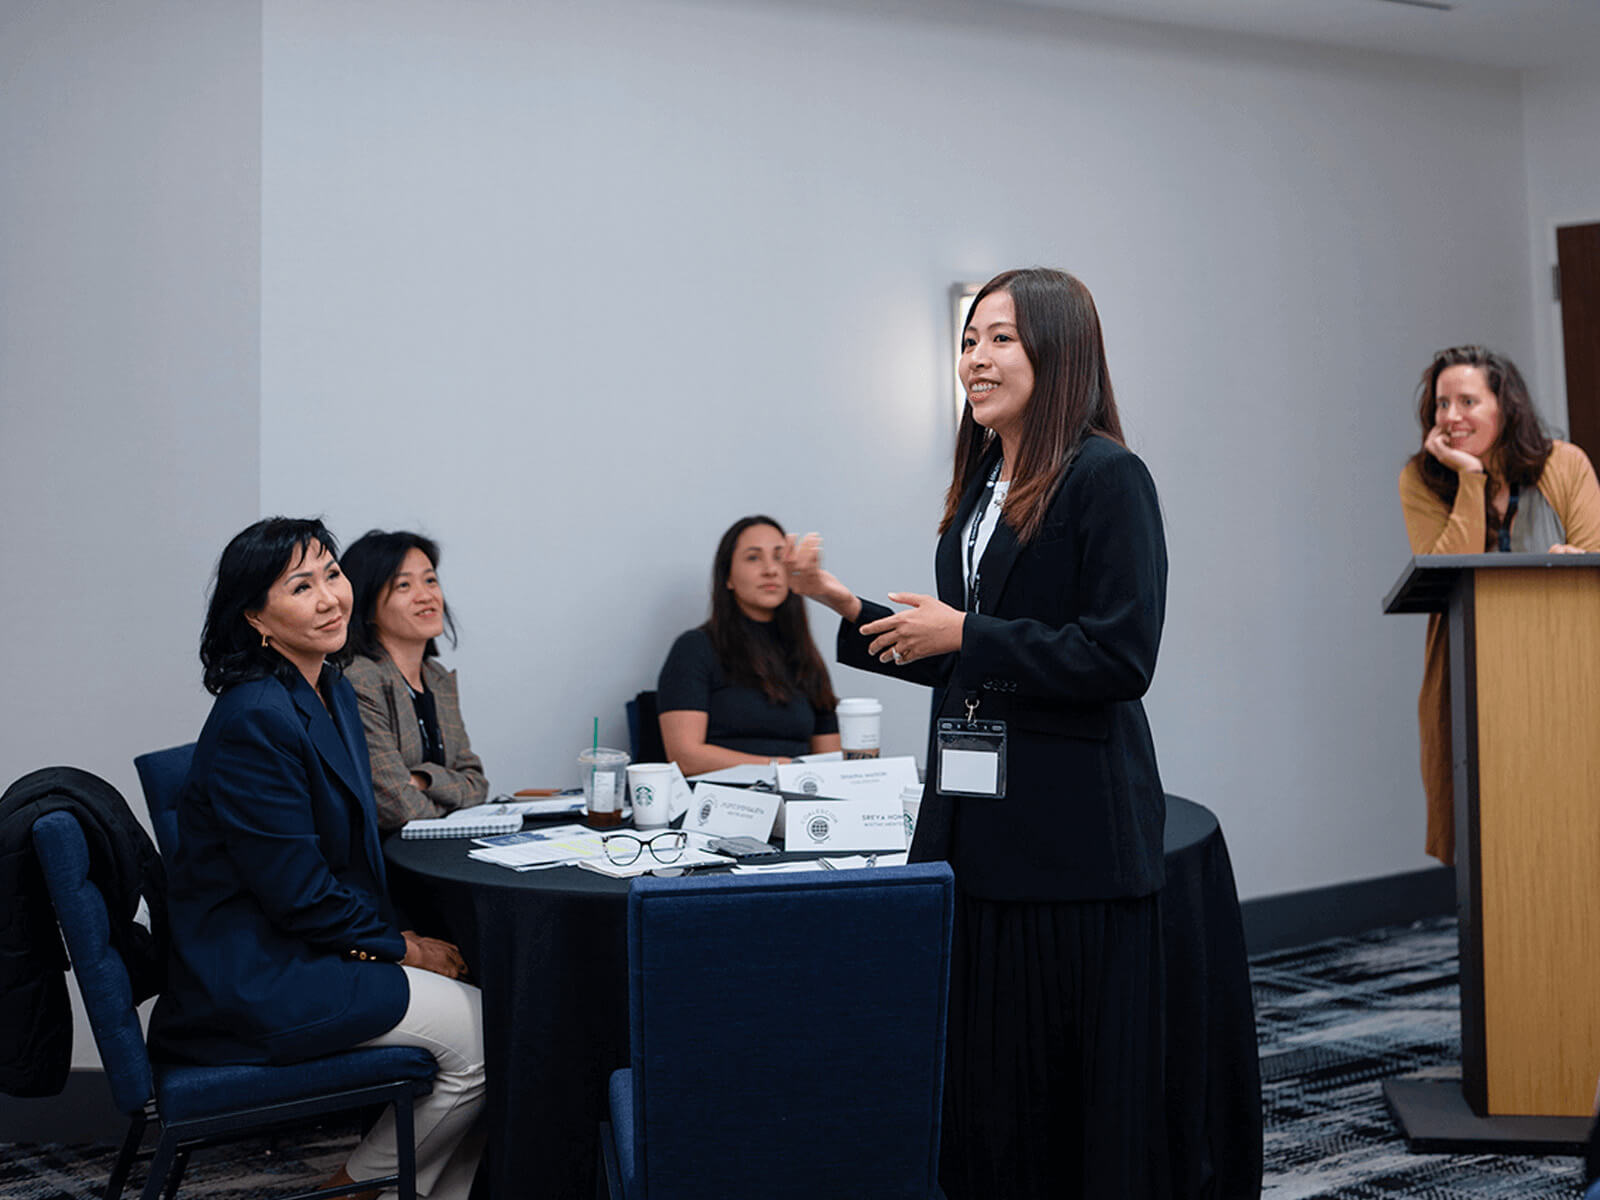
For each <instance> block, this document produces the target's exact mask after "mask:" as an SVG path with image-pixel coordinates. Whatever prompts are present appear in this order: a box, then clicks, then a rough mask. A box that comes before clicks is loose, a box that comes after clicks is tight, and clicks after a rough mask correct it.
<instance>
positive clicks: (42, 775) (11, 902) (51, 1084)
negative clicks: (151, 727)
mask: <svg viewBox="0 0 1600 1200" xmlns="http://www.w3.org/2000/svg"><path fill="white" fill-rule="evenodd" d="M58 811H65V812H68V813H71V814H72V816H73V817H74V818H76V820H77V822H78V824H79V826H80V827H81V828H82V829H83V838H84V842H85V843H86V844H87V846H88V849H89V881H90V882H91V883H93V884H94V885H95V886H96V887H98V888H99V889H100V892H101V894H102V895H103V896H104V897H105V902H106V915H107V917H108V918H109V919H110V922H111V924H110V927H109V929H108V930H107V933H108V935H109V938H110V942H111V946H112V948H113V949H115V950H116V952H117V953H118V954H120V955H121V956H122V961H123V962H124V963H125V964H126V965H127V968H128V976H129V983H130V985H131V987H132V989H133V999H134V1000H135V1001H136V1002H137V1001H139V1000H143V999H144V998H145V997H146V996H150V995H153V994H155V993H156V992H158V991H160V990H161V986H162V981H163V980H164V979H165V978H166V970H167V877H166V873H165V871H164V870H163V869H162V864H161V856H160V855H159V854H158V853H156V848H155V844H154V843H153V842H151V840H150V835H149V834H148V833H146V832H145V831H144V827H143V826H142V825H140V824H139V822H138V820H137V819H136V818H135V817H134V815H133V813H132V812H131V811H129V809H128V802H127V801H126V800H124V799H123V798H122V793H121V792H119V791H117V789H116V788H114V787H112V786H111V785H110V784H109V783H107V782H106V781H105V780H104V779H101V778H99V777H98V776H95V775H91V774H89V772H87V771H80V770H78V769H77V768H76V767H46V768H44V769H43V770H41V771H33V772H31V773H30V774H27V775H24V776H23V777H22V778H21V779H19V780H17V781H16V783H14V784H12V785H11V786H10V787H9V788H7V789H6V791H5V795H3V796H0V896H4V897H5V898H6V900H5V904H6V912H5V919H4V920H3V921H0V1092H8V1093H10V1094H11V1095H13V1096H54V1095H56V1094H57V1093H59V1092H60V1091H61V1089H62V1088H63V1087H64V1086H65V1085H66V1082H67V1073H68V1071H69V1069H70V1068H71V1066H72V1004H71V1002H70V1001H69V1000H68V999H67V984H66V975H65V972H66V970H67V966H68V963H67V956H66V951H65V949H64V948H63V947H62V945H61V934H60V933H59V932H58V931H57V929H56V913H55V906H54V905H53V904H52V903H51V900H50V893H49V890H48V889H47V888H46V887H45V882H44V876H43V874H41V873H40V870H39V867H38V864H37V862H36V860H35V858H34V850H33V823H34V822H35V821H37V820H38V819H39V818H40V817H42V816H44V815H45V814H46V813H50V812H58ZM141 899H143V900H144V901H145V903H146V904H147V905H148V907H149V910H150V927H149V928H148V929H146V928H145V927H144V926H143V925H141V924H139V922H138V921H137V920H135V919H134V918H135V916H136V915H137V913H138V909H139V901H140V900H141Z"/></svg>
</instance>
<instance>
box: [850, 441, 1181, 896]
mask: <svg viewBox="0 0 1600 1200" xmlns="http://www.w3.org/2000/svg"><path fill="white" fill-rule="evenodd" d="M997 454H998V451H995V455H997ZM993 457H994V456H993V455H992V456H991V459H990V461H988V462H985V464H984V466H983V469H982V470H981V471H980V472H979V473H978V474H977V475H976V476H975V477H974V479H973V481H972V483H971V484H970V485H969V486H968V488H967V490H966V493H965V495H963V497H962V500H961V507H960V509H959V510H958V512H957V514H956V519H955V521H954V522H953V523H952V525H951V526H950V528H949V529H948V530H947V531H946V532H945V534H944V536H943V537H942V538H940V539H939V547H938V550H937V552H936V554H935V557H934V573H935V576H936V579H937V582H938V592H939V599H941V600H942V601H944V602H945V603H946V604H948V605H950V606H952V607H954V608H958V609H959V608H965V607H966V594H965V593H966V567H965V559H966V536H965V531H966V524H967V519H968V518H969V517H970V516H971V514H972V511H973V509H974V508H975V507H976V506H977V503H978V500H979V498H980V496H981V494H982V492H983V487H984V483H985V481H986V480H987V478H988V474H989V468H990V467H991V466H992V462H993ZM979 579H980V583H979V601H980V603H979V606H978V612H976V613H972V612H969V613H968V614H967V617H966V622H965V624H964V626H963V628H962V642H961V649H960V650H959V651H958V652H956V653H954V654H947V655H944V656H941V657H937V658H928V659H922V660H919V661H916V662H912V663H908V664H906V665H905V666H903V667H896V666H894V665H892V664H884V663H880V662H878V660H877V659H875V658H873V657H872V656H870V655H869V654H868V653H867V646H868V644H869V642H870V639H868V638H865V637H862V636H861V634H860V633H859V632H858V628H859V626H860V625H865V624H867V623H869V622H871V621H875V620H877V619H879V618H880V617H884V616H887V615H888V614H889V611H890V610H889V609H887V608H885V607H884V606H883V605H881V604H874V603H871V602H869V601H863V602H862V607H861V615H860V617H859V618H858V619H857V622H856V624H854V625H852V624H851V623H850V622H842V623H841V625H840V629H839V638H838V654H839V661H840V662H842V663H845V664H846V665H848V666H852V667H859V668H861V669H862V670H868V671H875V672H877V673H879V674H882V675H890V676H893V677H895V678H899V679H906V680H910V681H912V682H916V683H924V684H928V685H929V686H932V687H935V688H938V689H941V691H940V694H939V696H938V697H936V702H935V709H934V711H935V712H936V713H937V714H939V715H940V716H950V717H954V716H963V717H964V716H965V715H966V706H965V701H966V700H967V698H969V697H975V698H977V700H978V710H977V715H978V716H979V717H981V718H988V719H991V720H1003V721H1005V722H1006V724H1007V733H1008V744H1007V767H1006V796H1005V798H1004V799H1002V800H985V799H979V798H974V797H951V796H945V795H943V794H941V793H940V791H939V787H938V761H937V757H936V755H935V752H934V744H933V733H932V730H930V733H929V743H928V760H927V761H928V781H927V784H926V787H925V789H924V793H923V799H922V808H921V811H920V813H919V817H918V822H917V834H916V839H915V842H914V844H913V846H912V855H911V856H912V858H913V859H914V860H917V861H924V860H928V859H947V860H948V861H949V862H950V864H951V866H952V868H953V869H954V870H955V875H956V882H957V884H958V885H959V886H960V887H961V888H962V890H963V891H966V892H968V893H969V894H971V895H974V896H979V897H982V898H984V899H990V900H1040V901H1051V900H1091V899H1115V898H1120V897H1131V896H1142V895H1147V894H1149V893H1150V892H1153V891H1155V890H1157V889H1158V888H1160V886H1161V884H1162V881H1163V878H1164V860H1163V854H1162V834H1163V830H1164V828H1165V825H1166V799H1165V795H1164V793H1163V791H1162V786H1161V776H1160V773H1159V771H1158V770H1157V768H1156V755H1155V746H1154V744H1153V742H1152V741H1151V737H1150V726H1149V723H1148V722H1147V721H1146V720H1145V715H1144V706H1143V705H1142V704H1141V703H1140V697H1142V696H1143V695H1144V693H1145V691H1146V689H1147V688H1148V687H1149V686H1150V679H1151V676H1152V675H1153V674H1154V672H1155V665H1156V650H1157V648H1158V646H1159V645H1160V642H1161V624H1162V620H1163V617H1164V615H1165V612H1166V581H1167V550H1166V539H1165V537H1164V535H1163V533H1162V528H1161V509H1160V503H1159V501H1158V499H1157V497H1156V488H1155V483H1154V481H1153V480H1152V479H1151V478H1150V473H1149V471H1148V470H1146V468H1145V465H1144V463H1143V462H1141V461H1140V460H1139V458H1138V457H1137V456H1136V455H1134V454H1133V453H1132V452H1131V451H1129V450H1127V449H1125V448H1124V447H1122V446H1119V445H1117V443H1115V442H1113V441H1111V440H1110V439H1109V438H1104V437H1094V436H1092V437H1089V438H1088V439H1086V441H1085V442H1084V444H1083V447H1082V449H1081V450H1080V451H1079V453H1078V455H1077V457H1076V458H1075V459H1074V460H1073V462H1072V463H1071V464H1070V466H1069V467H1068V468H1067V471H1066V476H1065V478H1064V479H1063V480H1062V482H1061V485H1060V487H1059V489H1058V490H1057V492H1056V494H1055V497H1054V498H1053V499H1052V501H1051V503H1050V507H1049V510H1048V512H1047V515H1046V517H1045V521H1044V524H1043V525H1042V526H1041V527H1040V529H1039V532H1038V533H1037V534H1036V535H1035V536H1034V539H1033V540H1032V541H1031V542H1029V543H1028V544H1027V545H1026V546H1024V545H1022V544H1021V543H1020V542H1019V541H1018V540H1017V537H1016V534H1015V533H1014V532H1013V531H1012V529H1011V527H1010V526H1009V525H1007V524H1006V523H1005V522H1004V521H1002V522H1001V523H1000V524H999V526H998V527H997V528H996V529H995V531H994V534H993V536H992V537H991V539H990V541H989V545H988V547H987V549H985V551H984V555H983V558H982V560H981V562H980V563H979Z"/></svg>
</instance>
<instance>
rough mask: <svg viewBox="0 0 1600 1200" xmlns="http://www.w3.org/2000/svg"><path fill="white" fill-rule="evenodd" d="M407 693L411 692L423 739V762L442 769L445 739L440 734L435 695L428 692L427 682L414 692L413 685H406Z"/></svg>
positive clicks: (412, 704) (412, 703) (418, 727)
mask: <svg viewBox="0 0 1600 1200" xmlns="http://www.w3.org/2000/svg"><path fill="white" fill-rule="evenodd" d="M406 691H408V692H411V707H412V709H413V710H414V711H415V712H416V715H417V733H418V734H419V735H421V737H422V761H423V762H431V763H438V764H439V765H440V766H441V767H442V766H444V765H445V761H444V737H443V735H442V734H440V732H439V706H438V705H437V704H435V703H434V699H433V693H432V692H430V691H429V690H428V685H427V683H426V682H424V683H423V685H422V690H421V691H420V692H418V691H412V688H411V685H410V684H409V683H408V684H406Z"/></svg>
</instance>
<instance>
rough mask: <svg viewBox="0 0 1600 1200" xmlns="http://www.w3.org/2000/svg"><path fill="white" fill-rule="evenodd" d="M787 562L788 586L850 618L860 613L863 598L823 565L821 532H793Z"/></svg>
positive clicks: (796, 592)
mask: <svg viewBox="0 0 1600 1200" xmlns="http://www.w3.org/2000/svg"><path fill="white" fill-rule="evenodd" d="M783 561H784V566H786V567H788V569H789V590H790V591H791V592H794V593H795V594H796V595H800V596H810V597H811V598H812V599H813V600H817V601H819V602H821V603H823V604H826V605H827V606H828V607H829V608H831V609H833V611H834V612H836V613H838V614H839V615H840V616H841V617H843V618H844V619H845V620H847V621H854V620H855V619H856V617H858V616H859V615H860V614H861V601H860V600H859V599H857V598H856V594H855V593H854V592H852V591H851V590H850V589H849V588H847V587H845V585H844V584H842V583H840V582H839V580H838V579H837V578H836V577H835V576H834V574H833V572H831V571H828V570H825V569H824V568H823V566H822V535H821V534H818V533H808V534H806V535H805V536H804V537H801V536H799V535H798V534H793V533H791V534H790V535H789V550H788V553H787V554H786V555H785V556H784V560H783Z"/></svg>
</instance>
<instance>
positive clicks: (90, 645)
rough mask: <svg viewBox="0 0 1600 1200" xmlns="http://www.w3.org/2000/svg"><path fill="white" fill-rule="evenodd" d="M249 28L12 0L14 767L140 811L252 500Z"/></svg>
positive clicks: (255, 368)
mask: <svg viewBox="0 0 1600 1200" xmlns="http://www.w3.org/2000/svg"><path fill="white" fill-rule="evenodd" d="M260 36H261V35H260V14H259V10H257V9H253V7H252V6H250V5H247V4H238V3H236V4H230V5H194V4H189V3H182V2H180V0H173V2H171V3H158V2H155V0H146V2H145V3H142V4H140V5H138V6H137V9H135V8H134V7H133V6H124V5H101V4H94V5H88V4H57V3H50V2H48V0H21V2H17V0H8V2H7V3H6V4H5V5H4V6H3V7H0V163H4V168H3V169H0V513H3V519H0V564H3V570H4V572H5V581H4V584H3V585H0V628H3V629H4V630H5V633H6V642H7V646H8V660H7V669H6V678H7V684H6V686H5V688H4V689H3V692H0V696H3V698H0V775H3V776H4V779H3V780H0V786H4V785H5V784H9V783H10V782H11V781H12V780H14V779H16V778H18V777H19V776H21V775H23V774H25V773H26V772H28V771H31V770H33V769H34V768H36V767H42V766H48V765H52V764H58V763H59V764H66V765H71V766H78V767H82V768H84V769H86V770H89V771H92V772H94V773H95V774H97V775H101V776H103V777H104V778H106V779H108V780H110V781H111V782H112V783H113V784H115V785H116V786H117V788H118V789H120V790H121V791H122V793H123V794H124V795H125V796H127V797H128V799H129V801H130V802H131V803H132V805H133V807H134V808H135V810H136V811H137V812H138V813H139V814H140V816H141V817H142V816H143V815H144V805H143V803H142V796H141V793H140V791H139V785H138V780H137V778H136V776H135V774H134V770H133V757H134V755H136V754H140V753H143V752H144V751H146V750H153V749H157V748H159V747H162V746H168V745H172V744H173V743H175V742H180V741H187V740H190V739H191V738H192V737H193V736H194V734H195V732H196V731H197V730H198V729H199V726H200V722H201V721H202V720H204V718H205V713H206V711H207V709H208V707H209V704H210V697H208V696H207V695H206V694H205V692H204V691H203V690H202V688H201V686H200V664H199V660H198V657H197V654H198V646H199V636H200V621H201V618H202V616H203V614H204V599H205V596H204V590H205V585H206V581H207V576H208V574H209V572H210V570H211V567H212V563H213V562H214V560H215V558H216V555H217V553H218V551H219V550H220V549H221V548H222V544H223V542H224V541H225V540H226V538H227V537H228V536H229V535H230V534H232V533H233V532H234V531H235V530H237V529H238V528H240V527H241V526H243V525H244V524H246V523H247V522H248V521H250V520H251V519H253V518H254V516H255V515H256V511H257V504H258V488H259V479H258V476H259V461H260V457H259V445H258V433H257V419H258V392H259V386H260V383H259V380H260V366H259V332H258V326H257V320H258V314H259V299H258V296H259V275H258V271H259V233H260V215H259V207H260V119H261V92H260ZM74 1055H75V1060H76V1061H77V1062H78V1063H79V1064H86V1063H93V1062H95V1061H96V1058H95V1053H94V1046H93V1043H92V1041H90V1038H89V1034H88V1030H87V1026H86V1025H84V1024H82V1022H81V1020H80V1024H79V1028H78V1032H77V1038H76V1044H75V1046H74ZM0 1140H3V1139H0Z"/></svg>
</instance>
